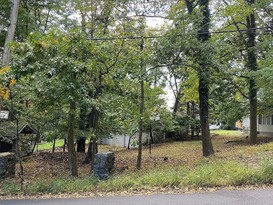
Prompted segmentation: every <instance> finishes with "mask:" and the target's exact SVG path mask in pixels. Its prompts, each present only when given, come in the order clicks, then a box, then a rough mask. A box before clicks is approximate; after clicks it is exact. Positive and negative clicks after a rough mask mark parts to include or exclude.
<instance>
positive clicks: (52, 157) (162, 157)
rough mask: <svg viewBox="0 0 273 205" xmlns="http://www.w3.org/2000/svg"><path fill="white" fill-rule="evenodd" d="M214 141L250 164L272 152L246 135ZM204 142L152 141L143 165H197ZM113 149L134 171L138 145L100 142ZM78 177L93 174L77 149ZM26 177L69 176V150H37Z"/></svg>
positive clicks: (121, 165) (219, 150)
mask: <svg viewBox="0 0 273 205" xmlns="http://www.w3.org/2000/svg"><path fill="white" fill-rule="evenodd" d="M272 141H273V137H266V138H262V137H261V138H259V144H266V143H267V142H272ZM212 142H213V146H214V150H215V157H217V158H225V159H232V160H235V161H238V162H244V163H246V164H248V165H249V166H255V165H256V164H257V163H258V162H259V160H260V155H259V154H257V152H259V151H261V150H262V151H263V152H266V155H267V156H273V151H272V150H273V144H272V143H270V144H269V145H270V147H269V148H268V150H266V149H267V148H266V147H264V146H265V145H263V146H262V148H261V146H259V145H255V146H249V143H248V139H247V138H246V137H245V136H236V137H230V136H219V135H213V136H212ZM201 147H202V145H201V141H200V140H194V141H179V142H177V141H175V142H168V143H162V144H155V145H152V149H151V154H150V153H149V147H144V149H143V157H142V169H144V170H145V169H152V168H155V167H169V166H179V165H183V166H187V167H189V168H191V167H194V166H196V165H197V164H198V163H199V162H200V161H201V160H202V148H201ZM107 151H113V152H114V153H115V159H116V160H115V172H116V173H117V174H118V173H119V172H122V171H134V170H135V166H136V159H137V149H130V150H128V149H126V148H120V147H110V146H107V145H99V152H107ZM77 156H78V169H79V177H84V176H88V175H89V174H90V164H87V165H86V164H83V163H82V162H83V160H84V158H85V154H84V153H78V154H77ZM23 167H24V177H25V180H26V181H29V180H33V179H47V178H52V177H57V176H62V177H63V176H69V166H68V154H67V152H65V153H63V152H62V149H57V151H56V152H55V153H50V152H49V151H47V152H45V151H43V152H38V153H34V154H33V155H31V156H29V157H27V158H25V159H24V161H23ZM16 172H17V174H16V180H19V177H18V173H19V166H17V171H16Z"/></svg>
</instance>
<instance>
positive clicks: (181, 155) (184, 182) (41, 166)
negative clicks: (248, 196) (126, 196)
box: [0, 131, 273, 195]
mask: <svg viewBox="0 0 273 205" xmlns="http://www.w3.org/2000/svg"><path fill="white" fill-rule="evenodd" d="M259 141H260V143H259V145H255V146H250V145H249V144H248V139H247V138H246V137H245V136H243V135H242V134H241V133H240V132H239V131H228V132H227V131H217V132H214V131H213V132H212V142H213V146H214V150H215V155H214V156H212V157H209V158H204V157H202V149H201V141H180V142H168V143H163V144H157V145H154V146H153V147H152V153H151V154H149V149H148V148H147V147H145V148H144V149H143V158H142V169H141V170H140V171H139V170H136V169H135V164H136V157H137V150H136V149H130V150H128V149H126V148H116V147H109V146H105V145H100V146H99V152H103V151H114V152H115V156H116V162H115V166H116V170H115V172H114V174H113V176H112V177H111V178H110V179H109V180H107V181H99V180H97V179H95V178H94V177H92V176H91V175H90V165H83V164H82V161H83V159H84V156H85V155H84V154H80V153H79V154H78V166H79V178H78V179H71V178H70V177H69V174H68V173H69V167H68V157H67V153H62V152H56V153H49V152H46V151H43V152H39V153H34V154H33V155H32V156H31V157H29V158H26V159H25V160H24V162H23V166H24V173H25V175H24V179H25V182H24V189H25V190H24V191H25V194H49V193H50V194H59V193H75V192H76V193H79V192H80V193H85V192H88V193H98V192H103V193H108V192H141V191H145V190H146V191H149V192H150V191H153V192H157V191H162V190H168V191H169V190H182V191H183V190H189V189H199V188H214V187H229V186H245V185H257V184H258V185H259V184H260V185H262V184H271V183H272V182H273V160H272V159H273V142H271V139H270V138H266V139H265V138H260V139H259ZM265 142H266V143H265ZM18 170H19V167H18ZM17 176H18V175H16V178H15V179H7V180H4V181H2V182H0V185H1V187H0V194H1V195H7V194H18V193H21V192H20V186H19V178H18V177H17Z"/></svg>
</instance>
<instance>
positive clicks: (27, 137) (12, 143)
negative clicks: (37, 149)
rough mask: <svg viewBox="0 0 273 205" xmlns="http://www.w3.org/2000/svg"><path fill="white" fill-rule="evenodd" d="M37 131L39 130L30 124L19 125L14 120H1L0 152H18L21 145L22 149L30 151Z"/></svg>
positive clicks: (25, 151) (26, 151)
mask: <svg viewBox="0 0 273 205" xmlns="http://www.w3.org/2000/svg"><path fill="white" fill-rule="evenodd" d="M17 129H18V135H17ZM37 133H38V132H37V130H36V129H34V128H33V127H32V126H30V125H28V124H19V125H18V126H17V125H16V123H14V122H1V128H0V152H16V151H17V145H19V149H20V151H23V152H24V153H27V154H28V153H30V152H31V151H32V147H33V146H32V145H33V142H34V141H35V139H36V135H37Z"/></svg>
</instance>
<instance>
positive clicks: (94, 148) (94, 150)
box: [91, 108, 99, 172]
mask: <svg viewBox="0 0 273 205" xmlns="http://www.w3.org/2000/svg"><path fill="white" fill-rule="evenodd" d="M94 109H95V112H94V136H93V140H92V142H91V143H92V153H91V172H93V171H94V159H95V154H96V153H97V152H98V147H97V129H98V124H99V111H98V110H97V109H96V108H94Z"/></svg>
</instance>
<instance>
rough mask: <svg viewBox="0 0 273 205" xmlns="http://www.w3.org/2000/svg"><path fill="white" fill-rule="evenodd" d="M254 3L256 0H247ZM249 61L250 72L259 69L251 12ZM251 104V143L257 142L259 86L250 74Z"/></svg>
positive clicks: (248, 20) (249, 17) (253, 16)
mask: <svg viewBox="0 0 273 205" xmlns="http://www.w3.org/2000/svg"><path fill="white" fill-rule="evenodd" d="M247 2H248V3H249V4H250V5H252V4H254V2H255V1H254V0H251V1H249V0H247ZM246 22H247V28H248V31H247V37H248V38H247V43H246V48H247V62H246V66H247V69H248V70H249V71H250V72H255V71H257V70H258V65H257V58H256V42H255V39H256V30H255V29H256V21H255V15H254V13H251V14H250V15H249V16H248V17H247V19H246ZM249 104H250V143H251V144H256V143H257V88H256V83H255V77H253V76H250V79H249Z"/></svg>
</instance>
